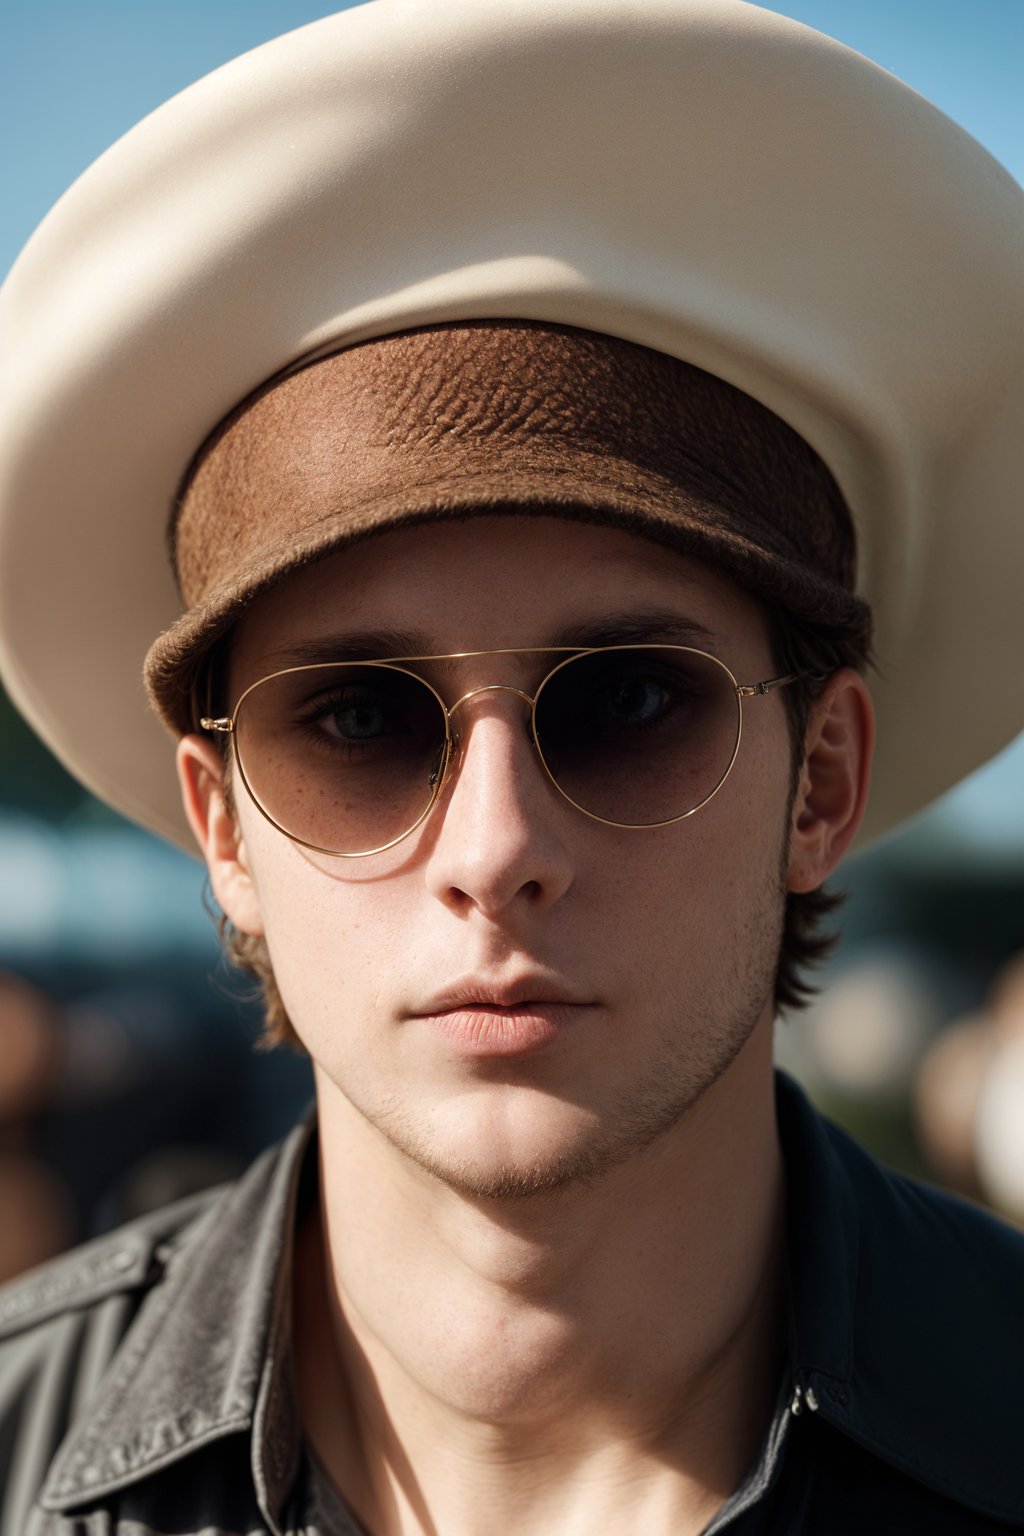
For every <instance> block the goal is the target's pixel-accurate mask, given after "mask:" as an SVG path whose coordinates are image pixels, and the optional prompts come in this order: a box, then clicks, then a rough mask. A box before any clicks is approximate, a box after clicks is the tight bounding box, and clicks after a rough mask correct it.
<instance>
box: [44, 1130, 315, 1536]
mask: <svg viewBox="0 0 1024 1536" xmlns="http://www.w3.org/2000/svg"><path fill="white" fill-rule="evenodd" d="M313 1128H314V1122H313V1121H312V1119H311V1118H310V1119H309V1120H308V1121H306V1122H304V1123H303V1124H302V1125H300V1126H298V1127H297V1128H296V1129H295V1130H294V1131H293V1132H292V1133H291V1135H290V1136H288V1138H287V1139H286V1140H285V1141H284V1142H283V1143H282V1144H281V1145H280V1146H279V1147H274V1148H271V1149H270V1150H269V1151H268V1152H266V1153H264V1154H263V1156H262V1157H260V1158H259V1159H258V1160H257V1162H255V1163H254V1164H253V1166H252V1167H251V1168H250V1169H249V1170H248V1172H247V1173H246V1174H245V1176H244V1177H243V1178H242V1179H241V1180H240V1181H239V1183H238V1184H236V1185H233V1186H231V1187H230V1188H229V1189H227V1190H226V1191H225V1193H224V1194H223V1195H222V1196H221V1197H220V1198H219V1199H218V1200H216V1201H215V1203H214V1204H213V1205H211V1206H210V1207H209V1208H208V1209H207V1210H206V1211H205V1212H204V1214H203V1216H202V1217H201V1219H200V1220H199V1221H198V1222H197V1223H196V1225H195V1226H194V1227H193V1228H192V1230H191V1231H190V1233H189V1235H188V1240H187V1242H186V1244H185V1245H184V1246H183V1247H181V1248H180V1249H179V1250H178V1251H177V1252H176V1253H175V1255H174V1257H173V1258H172V1260H171V1262H170V1264H169V1266H168V1270H167V1274H166V1276H165V1278H164V1280H163V1283H162V1284H160V1285H159V1286H157V1287H156V1288H155V1289H154V1290H153V1291H152V1292H151V1293H150V1295H149V1296H148V1297H147V1299H146V1301H145V1302H144V1303H143V1306H142V1308H141V1309H140V1312H139V1315H138V1317H137V1319H136V1322H135V1324H134V1326H133V1327H132V1329H131V1330H130V1332H129V1333H128V1335H127V1336H126V1338H125V1341H124V1343H123V1345H122V1347H121V1349H120V1351H119V1353H118V1354H117V1356H116V1357H115V1359H114V1363H113V1365H112V1366H111V1369H110V1371H109V1373H108V1375H107V1377H106V1378H105V1380H104V1382H103V1386H102V1388H101V1391H100V1394H99V1396H98V1398H97V1399H96V1400H95V1402H94V1404H93V1405H92V1407H91V1409H90V1413H89V1415H88V1417H87V1418H86V1419H85V1420H83V1421H82V1423H81V1424H80V1425H79V1426H78V1427H77V1428H75V1429H74V1430H73V1431H72V1433H71V1434H70V1436H69V1437H68V1439H67V1440H66V1441H65V1442H64V1444H63V1445H62V1447H61V1449H60V1451H59V1452H58V1455H57V1457H56V1458H55V1460H54V1462H53V1464H52V1466H51V1469H50V1472H49V1475H48V1477H47V1480H46V1483H45V1486H44V1488H43V1491H42V1494H41V1497H40V1502H41V1504H42V1505H43V1508H44V1509H49V1510H67V1509H70V1508H72V1507H74V1506H75V1505H77V1504H81V1503H83V1502H84V1501H86V1500H88V1501H89V1502H90V1503H96V1502H98V1501H101V1500H102V1499H103V1498H105V1497H107V1496H109V1495H111V1494H113V1493H116V1492H117V1491H118V1490H120V1489H123V1488H125V1487H127V1486H128V1485H130V1484H131V1483H134V1482H137V1481H139V1480H140V1479H141V1478H143V1477H146V1476H148V1475H149V1474H150V1473H153V1472H157V1471H160V1470H162V1469H163V1468H165V1467H167V1466H170V1465H171V1464H172V1463H173V1462H176V1461H180V1460H181V1459H182V1458H183V1457H186V1456H188V1455H189V1454H190V1453H191V1452H192V1451H194V1450H197V1449H198V1448H199V1447H200V1446H205V1445H208V1444H209V1443H210V1442H211V1441H214V1440H218V1439H222V1438H223V1437H225V1436H227V1435H232V1434H236V1433H238V1432H239V1431H243V1432H251V1435H252V1471H253V1484H254V1490H255V1493H256V1497H257V1502H258V1503H259V1507H260V1510H261V1513H262V1514H263V1517H264V1519H265V1520H266V1521H267V1523H268V1526H269V1528H270V1530H271V1532H273V1533H274V1536H280V1526H279V1523H278V1521H279V1517H280V1512H281V1509H282V1508H283V1505H284V1500H285V1498H286V1497H287V1494H288V1492H289V1490H290V1488H291V1485H292V1482H293V1481H294V1477H295V1473H296V1470H297V1468H298V1460H299V1452H300V1442H299V1430H298V1423H299V1418H298V1411H297V1405H296V1401H295V1395H294V1384H293V1376H292V1372H291V1368H290V1343H291V1318H290V1305H291V1259H292V1244H291V1236H292V1233H293V1231H294V1227H295V1214H296V1207H297V1202H298V1191H299V1185H300V1180H301V1177H302V1174H303V1170H304V1167H305V1166H307V1164H308V1162H309V1159H310V1158H311V1157H312V1155H313V1154H314V1153H315V1141H314V1139H313V1136H312V1132H313Z"/></svg>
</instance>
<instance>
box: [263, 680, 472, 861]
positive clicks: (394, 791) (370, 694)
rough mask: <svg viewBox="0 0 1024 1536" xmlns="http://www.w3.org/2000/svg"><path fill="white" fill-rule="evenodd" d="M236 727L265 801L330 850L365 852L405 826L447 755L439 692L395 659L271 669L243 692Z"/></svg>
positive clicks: (424, 802) (424, 801)
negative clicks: (401, 667) (397, 664)
mask: <svg viewBox="0 0 1024 1536" xmlns="http://www.w3.org/2000/svg"><path fill="white" fill-rule="evenodd" d="M235 730H236V750H237V752H238V761H239V764H240V766H241V771H242V776H243V778H244V779H245V781H246V784H247V785H248V787H249V790H250V792H251V794H252V795H253V797H254V798H255V799H256V801H257V802H258V803H259V805H261V806H262V808H263V810H264V811H265V812H266V813H267V815H268V816H269V817H270V818H271V820H272V821H275V822H276V823H277V825H278V826H279V827H281V828H283V829H284V831H286V832H288V833H290V834H291V836H292V837H295V838H298V839H300V840H301V841H302V842H304V843H310V844H312V845H313V846H314V847H316V848H323V849H326V850H329V851H330V852H332V853H367V852H369V851H371V850H372V849H374V848H380V847H383V846H384V844H386V843H389V842H391V841H392V840H393V839H394V838H398V837H401V836H402V834H403V833H405V832H408V831H409V830H410V828H412V827H413V826H414V825H415V824H416V822H417V821H418V820H419V818H420V816H422V814H423V813H424V811H426V809H427V807H428V806H429V805H430V802H431V800H432V799H433V795H434V786H435V784H436V782H437V778H438V775H439V773H440V771H441V769H442V767H443V761H444V747H445V715H444V709H443V707H442V705H441V703H440V700H439V699H437V698H436V697H435V695H434V694H433V693H432V692H431V690H430V689H429V688H428V687H427V686H426V684H425V683H423V682H422V681H421V680H420V679H419V678H417V677H413V676H411V675H410V674H409V673H407V672H400V671H396V670H394V669H393V668H391V667H382V666H370V665H350V666H349V665H343V666H324V667H300V668H298V669H296V670H294V671H291V672H282V673H280V674H278V675H277V676H276V677H269V678H265V679H264V680H263V681H262V682H261V683H259V684H258V685H257V686H256V687H255V688H253V689H252V691H251V692H250V693H248V694H246V695H245V697H244V698H243V700H242V702H241V705H240V707H239V710H238V717H237V721H236V726H235Z"/></svg>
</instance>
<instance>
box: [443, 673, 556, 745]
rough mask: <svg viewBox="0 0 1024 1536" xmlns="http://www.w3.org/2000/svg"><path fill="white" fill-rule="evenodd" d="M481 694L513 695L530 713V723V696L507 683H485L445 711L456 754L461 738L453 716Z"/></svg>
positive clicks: (531, 709)
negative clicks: (520, 700)
mask: <svg viewBox="0 0 1024 1536" xmlns="http://www.w3.org/2000/svg"><path fill="white" fill-rule="evenodd" d="M483 693H512V694H514V695H515V697H516V698H517V699H522V701H523V703H524V704H525V705H526V706H527V708H528V709H529V711H530V717H531V721H532V718H533V703H534V701H533V699H532V698H531V697H530V695H529V694H528V693H524V692H523V690H522V689H521V688H512V687H511V686H510V685H509V684H508V683H487V684H485V685H484V686H483V687H482V688H471V689H470V690H469V692H468V693H464V694H463V695H462V697H461V698H460V699H456V700H455V703H454V704H453V705H452V707H451V709H448V710H446V714H447V716H448V730H449V734H450V736H451V740H452V746H453V748H454V750H455V751H456V752H457V751H459V750H461V743H462V737H461V732H460V731H459V728H458V725H457V724H455V722H454V720H453V716H454V715H455V712H456V710H459V709H461V708H462V706H463V704H468V703H469V701H470V699H477V698H479V697H480V695H481V694H483ZM531 734H532V729H531Z"/></svg>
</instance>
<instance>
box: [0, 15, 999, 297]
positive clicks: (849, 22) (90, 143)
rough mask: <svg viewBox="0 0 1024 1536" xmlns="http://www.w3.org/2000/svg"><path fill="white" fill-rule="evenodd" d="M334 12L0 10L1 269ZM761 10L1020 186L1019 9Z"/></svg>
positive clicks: (2, 270)
mask: <svg viewBox="0 0 1024 1536" xmlns="http://www.w3.org/2000/svg"><path fill="white" fill-rule="evenodd" d="M435 3H437V4H445V3H457V0H435ZM513 3H514V0H513ZM342 8H343V7H341V6H339V5H338V4H337V3H335V4H331V3H330V0H328V3H322V0H321V3H317V0H4V7H3V21H2V23H0V59H2V62H0V124H2V129H3V142H4V144H5V145H6V146H7V164H6V168H5V172H4V195H3V198H2V199H0V204H2V207H0V273H3V272H6V270H7V268H8V267H9V266H10V264H11V262H12V261H13V259H14V257H15V255H16V254H17V252H18V250H19V249H20V247H21V246H22V245H23V244H24V242H25V240H26V239H27V238H28V236H29V234H30V233H31V231H32V229H33V228H34V227H35V225H36V224H37V223H38V222H39V220H40V219H41V218H42V217H43V215H44V214H45V213H46V211H47V209H48V208H49V207H50V205H51V203H53V202H54V201H55V200H56V199H57V197H59V195H60V193H61V192H62V191H63V190H64V188H65V187H67V186H68V185H69V184H70V183H71V182H72V181H73V180H74V178H75V177H76V176H77V175H78V173H79V172H80V171H82V170H84V169H85V167H86V166H87V165H88V164H89V163H90V162H91V161H92V160H94V159H95V158H96V156H97V155H98V154H99V153H100V152H101V150H103V149H105V148H106V147H107V145H108V144H111V143H113V141H114V140H115V139H116V138H118V137H119V136H120V135H121V134H122V133H124V132H125V131H126V130H127V129H128V128H130V127H131V126H132V124H133V123H135V122H137V121H138V119H139V118H140V117H142V116H144V114H145V113H146V112H148V111H150V110H151V109H152V108H153V107H156V106H158V105H159V104H160V102H162V101H164V100H166V98H167V97H168V96H170V95H172V94H173V93H174V92H175V91H178V90H181V89H182V88H183V87H184V86H186V85H188V84H189V83H190V82H191V81H193V80H196V79H198V78H199V76H200V75H204V74H206V73H207V72H208V71H209V70H211V69H214V68H215V67H216V66H217V65H218V64H222V63H223V62H224V61H225V60H226V59H229V58H232V57H234V55H235V54H238V53H242V52H244V51H245V49H247V48H252V47H255V46H256V45H257V44H259V43H261V42H265V41H266V40H267V39H268V38H270V37H274V36H276V35H277V34H278V33H280V32H286V31H288V30H289V29H290V28H292V27H298V26H302V25H303V23H305V22H307V21H313V20H315V19H316V18H317V17H320V16H325V15H328V14H329V13H330V12H331V11H334V10H338V9H342ZM770 9H774V10H778V11H782V12H784V13H785V14H786V15H790V16H793V17H795V18H796V19H797V20H798V21H803V22H806V23H807V24H808V25H809V26H813V27H817V28H819V30H821V31H823V32H830V33H831V34H832V35H833V36H834V37H838V38H840V39H841V40H842V41H843V42H845V43H848V44H849V45H850V46H851V47H853V48H857V49H859V50H860V51H861V52H862V53H866V54H868V55H869V57H871V58H873V59H875V60H876V61H877V62H878V63H880V64H882V65H884V66H885V67H886V68H887V69H891V70H892V71H893V72H894V73H895V74H897V75H899V76H901V78H902V79H904V80H906V81H907V83H908V84H910V85H912V86H913V87H914V88H915V89H916V90H919V91H921V92H922V93H923V94H924V95H925V96H928V97H929V98H930V99H931V100H932V101H934V102H935V103H936V104H937V105H938V106H940V107H941V108H942V109H943V111H945V112H948V113H949V115H950V116H951V117H954V118H956V120H957V121H958V122H960V123H962V124H963V126H964V127H965V128H967V129H968V130H969V132H971V133H973V134H974V136H975V137H976V138H978V139H980V140H981V142H982V143H983V144H984V145H985V146H986V148H987V149H989V150H991V151H992V153H993V154H994V155H996V157H997V158H998V159H1000V160H1002V162H1003V163H1004V165H1006V166H1007V167H1008V168H1009V169H1010V170H1011V171H1012V172H1013V173H1014V175H1016V176H1017V178H1018V179H1019V180H1024V108H1022V105H1021V100H1022V91H1021V80H1022V78H1024V0H785V3H778V4H774V5H772V6H771V7H770Z"/></svg>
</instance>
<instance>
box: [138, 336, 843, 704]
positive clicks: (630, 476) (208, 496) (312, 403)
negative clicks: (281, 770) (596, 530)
mask: <svg viewBox="0 0 1024 1536" xmlns="http://www.w3.org/2000/svg"><path fill="white" fill-rule="evenodd" d="M489 512H490V513H494V512H506V513H508V512H518V513H520V514H523V513H531V512H532V513H534V514H547V515H550V516H560V517H569V518H576V519H580V520H583V521H590V522H601V523H608V524H612V525H615V526H618V527H623V528H626V529H628V530H631V531H634V532H636V533H638V534H642V535H643V536H645V537H647V538H652V539H654V540H656V541H658V542H661V543H664V544H666V545H668V546H670V547H672V548H676V549H679V550H681V551H683V552H685V553H689V554H691V555H695V556H697V557H701V558H704V559H707V560H709V561H710V562H712V563H714V564H715V565H716V566H719V567H721V568H723V569H724V570H726V571H727V572H728V573H729V574H730V575H732V576H733V577H734V579H735V580H736V581H737V582H739V583H740V584H741V585H742V586H744V587H746V588H748V589H750V590H752V591H754V592H756V593H758V594H760V595H761V596H763V597H765V598H768V599H769V600H771V601H773V602H775V603H777V604H779V605H780V606H782V607H784V608H786V609H788V610H789V611H790V612H792V613H794V614H795V615H797V616H799V617H802V618H805V619H808V620H811V621H813V622H816V623H819V624H824V625H829V626H836V627H847V626H851V625H852V626H854V627H855V628H857V629H858V630H860V631H861V632H862V633H863V634H864V635H866V633H867V631H868V629H869V627H870V618H869V612H868V609H867V606H866V604H864V603H863V602H862V601H861V600H860V599H859V598H857V597H856V596H855V595H854V593H853V583H854V569H855V549H854V534H853V527H852V523H851V520H850V516H849V513H848V511H847V508H846V505H845V503H844V501H843V498H842V495H841V493H840V491H839V488H838V486H837V485H836V483H835V480H834V479H833V477H832V475H831V474H830V472H829V470H828V469H827V468H826V466H825V465H824V463H823V462H822V460H821V459H820V458H819V457H818V455H817V454H816V453H815V452H814V450H813V449H812V448H811V447H810V446H809V445H808V444H807V443H806V442H805V441H804V440H803V438H801V437H800V436H799V435H798V434H797V433H796V432H794V431H793V429H792V428H790V427H789V426H787V425H786V423H785V422H783V421H782V420H781V419H780V418H779V417H778V416H776V415H775V414H774V413H773V412H772V411H769V410H768V409H767V408H766V407H764V406H762V405H760V404H759V403H758V402H757V401H755V400H753V399H751V398H750V396H748V395H746V394H744V393H743V392H742V391H740V390H738V389H735V388H734V387H732V386H731V385H729V384H726V383H724V382H723V381H722V380H721V379H718V378H715V377H714V376H713V375H711V374H708V373H705V372H703V371H702V370H701V369H699V368H695V367H693V366H691V365H690V364H687V363H684V362H681V361H679V360H678V359H677V358H673V357H669V356H667V355H666V354H664V353H661V352H655V351H652V350H650V349H649V348H646V347H642V346H638V345H636V344H634V343H632V342H627V341H622V340H618V339H615V338H612V337H608V336H604V335H598V334H596V333H595V332H591V331H581V330H576V329H573V328H571V327H566V326H549V325H540V324H537V323H534V322H531V321H520V320H507V321H505V320H502V321H471V322H459V323H455V324H448V325H438V326H431V327H428V328H423V329H419V330H415V331H407V332H403V333H399V334H396V335H392V336H386V337H384V338H382V339H379V340H375V341H369V342H364V343H362V344H361V345H358V346H355V347H351V348H349V349H347V350H346V351H343V352H339V353H336V354H333V355H332V356H330V357H327V358H325V359H323V360H322V361H319V362H317V363H315V364H312V365H311V366H309V367H308V368H305V369H303V370H302V371H301V372H298V373H294V374H291V375H289V376H286V377H285V378H283V379H281V380H279V381H276V382H272V383H271V384H270V385H267V386H265V387H264V388H263V389H262V390H261V391H259V392H258V393H257V394H256V395H255V396H253V397H252V398H250V399H249V400H248V401H246V402H245V403H243V405H241V406H240V407H239V408H238V409H237V410H236V411H234V412H233V413H232V415H231V416H230V417H229V418H228V419H227V421H226V422H224V423H223V424H222V425H221V426H220V427H219V428H218V429H217V431H216V432H215V433H214V435H213V437H212V438H211V439H210V440H209V441H208V442H207V443H206V444H204V446H203V448H202V450H201V451H200V453H199V455H197V459H196V461H195V465H194V468H193V470H192V472H191V473H190V476H189V478H188V480H187V482H186V487H185V490H184V492H183V494H182V496H181V497H180V498H179V503H178V508H177V515H176V519H175V522H174V524H173V526H172V529H171V541H172V555H173V558H174V561H175V568H176V572H177V576H178V582H179V586H180V589H181V593H182V598H183V601H184V603H185V605H186V608H187V610H188V611H187V612H186V613H185V614H184V615H183V617H182V618H181V619H179V620H178V622H177V623H176V624H175V625H173V626H172V628H171V629H169V630H168V631H167V632H166V633H165V634H163V635H161V636H160V638H159V639H158V640H157V641H156V643H155V644H154V645H153V647H152V648H151V650H150V652H149V655H148V657H147V659H146V681H147V686H148V688H149V690H150V695H151V698H152V699H153V702H154V704H155V706H156V708H157V709H158V710H159V712H160V713H161V715H162V716H163V718H164V719H165V721H166V722H167V723H168V724H169V725H170V726H171V727H172V728H173V729H174V730H175V731H176V732H179V733H181V732H184V731H188V730H190V729H192V728H193V723H194V722H193V707H192V697H193V692H194V687H195V683H196V679H197V676H198V674H199V671H200V668H201V666H202V662H203V660H204V657H205V656H206V655H207V654H208V652H209V650H210V648H211V647H212V646H213V645H214V644H215V642H216V641H217V640H218V639H219V638H220V637H221V636H222V635H223V634H224V633H225V632H226V631H227V629H228V628H229V627H230V626H231V624H232V623H233V622H234V620H235V619H236V618H237V617H238V616H239V614H240V612H241V611H242V609H243V608H244V607H245V606H246V605H247V604H248V603H249V602H250V601H251V600H252V599H253V598H254V597H256V596H257V595H258V594H259V593H260V592H261V591H263V590H265V589H266V588H267V587H269V586H271V585H272V584H274V583H275V582H276V581H278V580H280V579H281V578H282V577H283V576H285V575H286V574H287V573H288V572H289V571H292V570H295V569H297V568H298V567H299V566H302V565H306V564H309V563H311V562H312V561H314V560H316V559H318V558H321V557H322V556H324V555H326V554H328V553H329V552H331V551H332V550H335V549H337V548H338V547H339V546H340V545H343V544H345V543H346V542H350V541H352V540H353V539H356V538H361V537H365V536H367V535H368V534H371V533H374V532H380V531H382V530H384V529H385V528H394V527H398V526H402V525H404V524H409V523H414V522H423V521H430V520H434V519H437V518H443V517H450V518H464V517H468V516H472V515H474V514H481V513H489Z"/></svg>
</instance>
